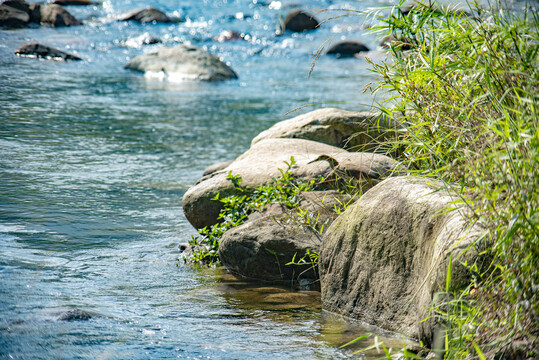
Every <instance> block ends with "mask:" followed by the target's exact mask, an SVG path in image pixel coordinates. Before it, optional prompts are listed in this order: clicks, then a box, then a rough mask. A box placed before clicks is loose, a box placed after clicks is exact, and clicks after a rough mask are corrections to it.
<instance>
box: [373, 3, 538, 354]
mask: <svg viewBox="0 0 539 360" xmlns="http://www.w3.org/2000/svg"><path fill="white" fill-rule="evenodd" d="M400 5H402V2H401V4H400ZM377 18H378V20H381V21H382V22H383V23H384V25H383V26H380V27H379V28H378V29H377V30H381V31H384V33H385V34H388V33H391V34H393V35H394V36H396V37H397V38H399V39H401V43H402V42H405V43H406V45H407V46H408V47H410V48H411V50H410V51H401V50H400V48H399V47H393V48H391V49H390V51H391V52H392V54H393V61H392V62H391V63H383V64H377V63H374V62H372V68H373V71H374V72H375V73H377V74H379V75H381V77H382V80H381V81H380V82H379V83H378V84H374V85H371V86H372V89H373V90H374V91H378V90H384V91H388V92H389V93H390V94H391V98H390V99H388V100H387V101H386V102H384V103H383V104H381V106H382V107H383V108H384V111H385V112H386V113H394V112H398V113H400V118H399V119H398V121H400V122H401V123H402V125H403V127H404V129H405V130H404V131H399V133H398V134H396V135H397V137H398V140H397V141H395V142H394V143H393V146H394V147H395V149H402V150H403V151H402V156H401V158H400V159H399V160H401V161H402V162H403V163H404V164H405V165H406V166H407V168H408V169H409V171H410V172H412V173H414V174H416V175H420V176H429V177H435V178H437V179H439V180H441V181H443V182H444V183H445V184H447V189H448V190H449V191H450V192H452V193H453V194H455V198H456V199H457V200H456V201H455V203H456V205H460V206H463V207H466V208H467V209H468V213H469V220H470V223H474V222H475V223H479V224H481V226H483V227H484V228H485V229H486V230H487V235H486V236H485V237H484V238H482V239H478V241H477V244H476V246H477V247H478V248H479V249H480V251H481V254H482V255H483V259H487V260H488V262H487V263H486V265H485V264H480V263H478V264H467V265H468V266H469V267H470V269H471V270H472V271H473V273H474V274H475V275H474V279H473V281H472V283H471V284H470V286H469V287H468V288H467V289H466V290H464V291H460V292H457V293H452V294H448V293H446V294H445V299H446V300H445V301H443V302H441V303H440V305H438V306H437V308H436V309H435V310H436V316H438V317H439V319H440V320H441V321H442V322H443V323H445V324H446V333H445V338H444V339H443V347H444V351H445V352H444V356H445V358H447V359H461V358H465V357H476V358H485V359H493V358H497V357H499V356H501V355H503V354H505V355H507V356H517V355H518V354H520V355H521V356H522V357H524V356H531V357H533V356H537V353H536V351H537V336H539V328H538V323H539V321H538V320H539V315H538V309H539V304H538V295H537V294H538V293H539V291H538V290H539V276H538V272H537V265H538V264H539V215H538V212H537V211H538V209H539V174H538V169H539V127H538V124H539V118H538V105H539V102H538V100H539V66H538V65H539V36H538V31H537V29H538V25H539V21H538V17H537V13H536V12H534V11H531V12H529V13H528V12H526V11H524V12H522V13H519V14H515V13H514V12H510V11H507V10H504V9H502V8H501V7H498V8H496V9H490V10H485V9H481V8H479V7H478V6H476V5H473V6H471V8H470V14H468V15H466V14H465V13H464V12H459V11H451V10H449V9H445V8H441V7H435V6H433V5H432V4H420V3H418V4H417V5H416V6H414V8H413V9H412V10H411V11H410V12H409V13H406V12H404V11H402V10H400V7H395V8H393V9H391V14H390V15H388V16H383V17H381V16H378V15H377ZM449 280H450V278H448V282H449ZM441 290H443V289H441ZM515 344H518V346H517V345H515Z"/></svg>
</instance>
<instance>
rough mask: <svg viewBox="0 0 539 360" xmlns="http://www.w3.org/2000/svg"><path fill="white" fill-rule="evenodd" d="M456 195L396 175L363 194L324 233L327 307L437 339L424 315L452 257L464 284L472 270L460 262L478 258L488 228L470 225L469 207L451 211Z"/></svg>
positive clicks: (455, 277) (457, 279) (455, 275)
mask: <svg viewBox="0 0 539 360" xmlns="http://www.w3.org/2000/svg"><path fill="white" fill-rule="evenodd" d="M454 200H455V199H454V198H453V197H451V196H450V195H449V194H448V193H447V192H446V191H444V190H443V189H442V188H441V184H439V183H436V181H435V180H432V179H426V178H417V177H394V178H390V179H387V180H385V181H383V182H381V183H379V184H378V185H376V186H374V187H373V188H371V189H370V190H369V191H367V192H366V193H365V194H363V196H362V197H361V198H360V199H359V200H358V201H357V202H355V203H354V204H353V205H351V206H350V207H349V208H348V209H347V210H346V211H345V212H344V213H343V214H342V215H341V216H339V217H338V218H337V220H336V221H334V222H333V224H331V226H330V227H329V229H328V230H327V232H326V233H325V234H324V236H323V239H322V247H321V252H320V258H319V261H320V262H319V265H320V278H321V287H322V302H323V306H324V308H325V309H328V310H331V311H335V312H338V313H341V314H345V315H347V316H351V317H354V318H357V319H360V320H362V321H365V322H367V323H369V324H372V325H376V326H379V327H381V328H383V329H387V330H392V331H397V332H400V333H402V334H404V335H406V336H408V337H411V338H415V339H420V340H422V341H423V342H424V343H425V344H427V346H428V345H430V344H432V340H433V337H434V334H435V332H436V329H437V325H436V323H435V322H434V320H433V319H430V320H428V321H425V322H421V321H422V320H424V319H426V318H427V316H428V308H429V307H430V306H431V305H432V303H433V299H434V295H435V294H436V293H437V292H439V291H440V290H442V289H444V288H445V285H446V273H447V269H448V263H449V260H448V259H449V256H450V254H451V253H452V259H453V261H452V276H451V288H452V289H458V288H462V287H463V286H466V285H467V284H469V275H470V274H469V273H468V270H467V269H466V268H465V267H464V266H463V265H461V262H464V261H468V262H469V263H471V262H473V261H474V259H475V258H476V256H477V251H476V250H475V248H474V246H473V245H471V244H472V243H473V242H474V241H475V240H476V239H478V238H479V237H480V236H481V234H482V232H483V231H482V229H481V228H480V227H478V226H475V227H473V228H469V227H468V226H467V224H466V221H465V218H464V217H463V215H462V213H461V212H459V211H464V210H463V209H460V210H459V211H452V212H447V211H445V210H446V209H448V208H452V207H454V205H453V204H452V202H453V201H454ZM469 246H470V249H469V250H468V251H466V252H464V249H466V248H467V247H469ZM459 256H460V257H459ZM457 258H458V259H457Z"/></svg>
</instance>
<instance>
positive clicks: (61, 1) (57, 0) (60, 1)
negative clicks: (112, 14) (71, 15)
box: [53, 0, 95, 6]
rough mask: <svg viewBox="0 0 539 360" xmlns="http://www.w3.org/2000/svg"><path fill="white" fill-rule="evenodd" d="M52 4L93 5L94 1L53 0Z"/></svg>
mask: <svg viewBox="0 0 539 360" xmlns="http://www.w3.org/2000/svg"><path fill="white" fill-rule="evenodd" d="M53 4H56V5H61V6H70V5H78V6H87V5H93V4H95V3H94V2H93V1H89V0H54V1H53Z"/></svg>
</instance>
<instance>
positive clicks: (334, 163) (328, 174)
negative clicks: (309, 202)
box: [182, 139, 397, 229]
mask: <svg viewBox="0 0 539 360" xmlns="http://www.w3.org/2000/svg"><path fill="white" fill-rule="evenodd" d="M291 156H293V157H294V160H295V161H296V164H295V165H294V166H293V167H292V169H291V170H290V171H291V173H292V175H294V176H295V177H296V178H298V179H302V180H311V179H315V180H318V179H319V178H320V176H324V177H325V178H326V179H328V181H329V179H334V178H336V177H338V176H350V177H353V178H355V179H356V180H357V182H358V185H357V186H360V187H364V188H365V189H366V188H368V187H370V186H372V184H374V183H376V182H378V181H380V179H381V178H383V177H385V176H390V175H391V174H392V170H394V169H395V168H396V167H397V163H396V162H395V161H394V160H392V159H391V158H389V157H387V156H384V155H378V154H371V153H359V152H348V151H346V150H343V149H340V148H337V147H334V146H330V145H326V144H322V143H318V142H315V141H309V140H302V139H265V140H261V141H259V142H257V143H256V144H253V145H252V146H251V148H250V149H249V150H248V151H246V152H245V153H244V154H243V155H241V156H240V157H238V158H237V159H236V160H234V161H233V162H232V163H231V164H230V165H228V166H227V167H226V168H224V169H222V170H219V171H215V172H213V173H211V174H209V175H207V176H204V177H202V178H201V179H200V180H199V181H198V182H197V183H196V184H195V186H193V187H191V188H190V189H189V190H187V192H186V193H185V195H184V197H183V200H182V208H183V211H184V213H185V216H186V217H187V219H188V220H189V222H190V223H191V224H192V225H193V226H194V227H195V228H197V229H199V228H203V227H204V226H211V225H213V224H215V223H217V222H218V220H217V216H218V215H219V212H220V210H221V208H222V204H221V203H220V202H219V201H215V200H212V199H213V198H214V197H215V195H216V194H218V193H220V194H221V195H222V196H225V195H230V194H233V193H235V192H237V190H235V189H234V185H233V184H232V182H231V181H229V180H228V179H227V176H228V173H229V172H231V173H232V174H233V175H240V176H241V177H242V179H243V181H242V183H241V184H242V185H244V186H249V187H251V188H256V187H259V186H261V185H264V184H268V183H271V182H272V181H273V178H278V177H279V176H280V175H281V173H280V170H279V169H283V170H286V164H285V161H290V157H291Z"/></svg>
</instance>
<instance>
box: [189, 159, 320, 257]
mask: <svg viewBox="0 0 539 360" xmlns="http://www.w3.org/2000/svg"><path fill="white" fill-rule="evenodd" d="M285 164H286V166H287V169H286V170H282V169H279V171H280V173H281V176H280V177H279V178H274V179H273V181H272V182H271V183H269V184H266V185H262V186H260V187H258V188H255V189H252V188H250V187H248V186H244V185H242V184H241V182H242V178H241V176H239V175H233V174H232V172H229V174H228V176H227V179H228V180H229V181H231V182H232V184H233V185H234V190H235V192H236V194H234V195H229V196H225V197H221V196H220V195H219V194H217V195H216V196H215V197H214V198H213V200H215V201H220V202H221V203H222V204H223V209H222V210H221V212H220V213H219V217H218V218H219V220H220V222H219V223H217V224H214V225H212V226H210V227H204V228H202V229H199V230H198V233H199V235H198V236H193V238H192V240H191V241H190V244H191V245H194V246H196V248H197V250H195V251H194V252H193V254H192V255H191V256H190V258H189V259H186V258H184V261H192V262H195V263H201V264H210V265H211V264H218V263H219V254H218V250H219V243H220V241H221V237H222V236H223V234H224V233H225V232H226V231H227V230H229V229H231V228H233V227H236V226H239V225H241V224H243V223H244V222H245V221H246V220H247V218H248V216H249V215H250V214H252V213H254V212H256V211H259V212H263V211H264V210H265V209H266V206H267V205H268V204H271V203H277V204H281V205H283V206H285V207H286V208H288V209H298V207H299V204H300V201H301V197H300V194H301V193H302V192H304V191H313V190H316V188H317V185H318V184H319V183H320V182H321V181H323V179H319V181H315V180H314V179H312V180H310V181H304V180H299V179H296V178H294V176H293V174H292V172H291V171H290V170H291V169H292V167H293V166H294V165H295V164H296V161H295V160H294V157H291V158H290V161H285Z"/></svg>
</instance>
